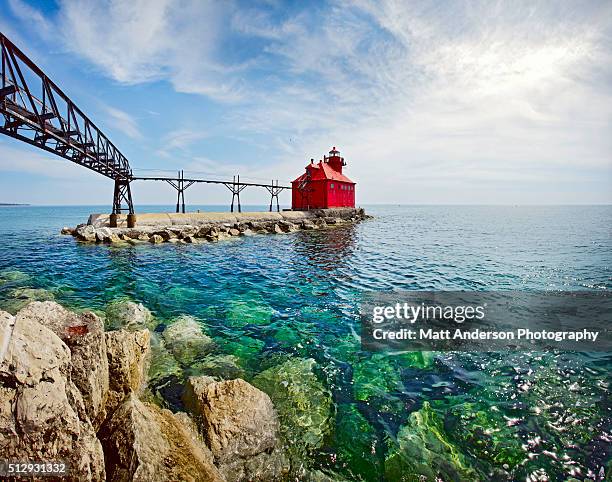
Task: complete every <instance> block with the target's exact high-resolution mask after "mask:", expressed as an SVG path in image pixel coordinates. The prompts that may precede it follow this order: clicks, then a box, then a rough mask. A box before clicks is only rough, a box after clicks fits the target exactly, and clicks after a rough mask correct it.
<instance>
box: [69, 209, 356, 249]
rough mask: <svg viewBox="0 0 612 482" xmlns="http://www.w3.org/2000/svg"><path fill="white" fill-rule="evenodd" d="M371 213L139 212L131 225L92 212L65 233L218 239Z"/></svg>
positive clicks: (120, 238) (110, 238)
mask: <svg viewBox="0 0 612 482" xmlns="http://www.w3.org/2000/svg"><path fill="white" fill-rule="evenodd" d="M367 217H368V215H367V214H366V213H365V210H364V209H362V208H358V209H352V208H339V209H317V210H312V211H283V212H276V213H275V212H252V213H209V212H204V213H185V214H181V213H177V214H173V213H148V214H139V215H138V216H137V225H136V226H134V227H128V222H127V216H126V215H119V216H117V219H116V224H117V226H116V227H111V225H112V224H114V223H111V216H110V215H108V214H92V215H90V216H89V220H88V222H87V224H81V225H78V226H76V227H75V228H69V227H65V228H63V229H62V234H69V235H72V236H74V237H75V238H76V239H78V240H79V241H84V242H98V243H121V242H124V243H130V244H135V243H139V242H150V243H154V244H158V243H164V242H170V243H176V242H184V243H199V242H207V241H208V242H214V241H219V240H220V239H223V238H230V237H233V236H248V235H252V234H284V233H290V232H294V231H299V230H314V229H323V228H328V227H331V226H338V225H342V224H347V223H356V222H359V221H362V220H363V219H366V218H367Z"/></svg>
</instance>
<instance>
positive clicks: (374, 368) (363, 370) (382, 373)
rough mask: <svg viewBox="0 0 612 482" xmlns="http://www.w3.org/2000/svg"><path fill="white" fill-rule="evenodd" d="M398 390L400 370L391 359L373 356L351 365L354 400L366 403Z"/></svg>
mask: <svg viewBox="0 0 612 482" xmlns="http://www.w3.org/2000/svg"><path fill="white" fill-rule="evenodd" d="M400 389H401V377H400V370H399V369H398V367H397V366H396V365H395V362H394V358H393V357H390V356H387V355H382V354H373V355H371V356H367V357H366V358H363V359H361V360H359V361H357V362H355V363H354V364H353V390H354V397H355V400H362V401H367V400H369V399H371V398H372V397H375V396H384V395H385V394H387V393H389V392H393V391H397V390H400Z"/></svg>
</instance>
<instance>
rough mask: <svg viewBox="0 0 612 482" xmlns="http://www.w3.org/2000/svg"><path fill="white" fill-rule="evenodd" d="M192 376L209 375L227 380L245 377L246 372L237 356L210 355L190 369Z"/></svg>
mask: <svg viewBox="0 0 612 482" xmlns="http://www.w3.org/2000/svg"><path fill="white" fill-rule="evenodd" d="M187 371H188V373H189V374H191V375H208V376H211V377H217V378H221V379H225V380H229V379H233V378H242V377H244V370H243V368H242V367H241V366H240V365H239V359H238V357H237V356H235V355H208V356H206V357H204V358H203V359H201V360H198V361H196V362H195V363H194V364H192V365H191V366H190V367H189V368H188V369H187Z"/></svg>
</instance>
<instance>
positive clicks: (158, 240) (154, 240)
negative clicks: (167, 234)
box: [149, 234, 164, 244]
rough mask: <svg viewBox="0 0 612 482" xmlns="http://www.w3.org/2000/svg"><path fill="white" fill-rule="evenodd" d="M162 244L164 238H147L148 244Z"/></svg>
mask: <svg viewBox="0 0 612 482" xmlns="http://www.w3.org/2000/svg"><path fill="white" fill-rule="evenodd" d="M163 242H164V238H162V237H161V236H160V235H159V234H152V235H151V236H150V237H149V243H153V244H159V243H163Z"/></svg>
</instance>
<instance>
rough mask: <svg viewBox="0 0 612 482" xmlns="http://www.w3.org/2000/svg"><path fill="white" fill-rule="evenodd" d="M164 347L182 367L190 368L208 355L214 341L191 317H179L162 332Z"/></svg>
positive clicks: (213, 345)
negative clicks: (196, 361)
mask: <svg viewBox="0 0 612 482" xmlns="http://www.w3.org/2000/svg"><path fill="white" fill-rule="evenodd" d="M163 338H164V343H165V347H166V348H167V349H168V350H169V351H170V352H171V353H172V354H173V355H174V357H175V358H176V359H177V361H178V362H179V363H180V364H181V365H183V366H190V365H191V364H193V363H194V361H195V360H197V359H198V358H202V357H204V356H205V355H207V354H208V353H210V352H211V351H212V350H213V349H214V347H215V343H214V341H213V340H212V339H211V338H210V337H209V336H208V335H206V334H204V332H203V331H202V326H201V325H200V324H199V323H198V322H197V320H196V319H195V318H193V317H192V316H186V315H184V316H180V317H179V318H177V319H176V320H175V321H174V322H173V323H172V324H171V325H169V326H168V328H166V329H165V330H164V332H163Z"/></svg>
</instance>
